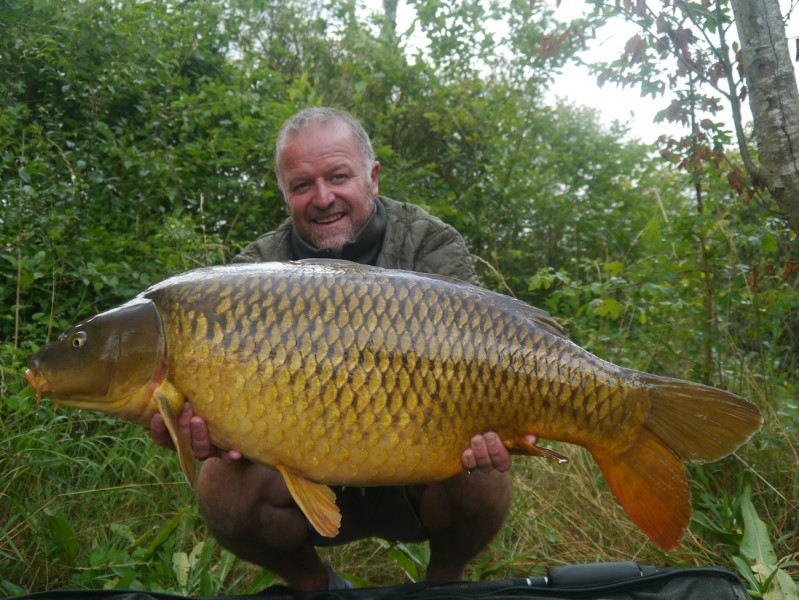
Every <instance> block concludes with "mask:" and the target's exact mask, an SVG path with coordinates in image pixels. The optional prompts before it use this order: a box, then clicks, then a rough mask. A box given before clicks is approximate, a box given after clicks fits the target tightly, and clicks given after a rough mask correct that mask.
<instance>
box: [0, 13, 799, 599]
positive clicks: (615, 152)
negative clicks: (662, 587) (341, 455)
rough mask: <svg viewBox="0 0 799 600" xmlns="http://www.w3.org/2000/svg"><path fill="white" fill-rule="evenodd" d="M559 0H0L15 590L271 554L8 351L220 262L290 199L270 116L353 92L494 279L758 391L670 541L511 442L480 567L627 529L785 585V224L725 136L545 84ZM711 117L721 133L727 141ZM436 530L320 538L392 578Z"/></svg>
mask: <svg viewBox="0 0 799 600" xmlns="http://www.w3.org/2000/svg"><path fill="white" fill-rule="evenodd" d="M545 4H546V3H535V2H534V3H531V2H526V1H516V0H512V1H508V2H492V3H485V2H471V1H468V2H456V1H451V2H431V1H427V0H414V1H413V2H411V3H410V5H411V6H412V7H413V8H414V9H415V10H416V12H417V19H416V20H415V21H414V24H413V25H412V28H411V30H410V31H407V32H398V33H396V34H392V33H391V32H390V31H389V30H388V29H386V28H384V27H383V25H384V24H383V23H382V21H381V19H380V17H379V16H368V15H364V14H363V11H361V10H359V8H358V6H357V3H353V2H349V1H346V0H313V1H310V2H301V1H290V2H283V1H276V0H256V1H252V0H247V1H245V0H205V1H203V2H200V3H180V2H171V1H168V0H167V1H164V2H155V3H152V2H151V3H135V2H134V3H119V2H111V1H109V0H84V1H78V0H68V1H60V2H55V1H52V0H36V1H35V2H34V1H24V2H18V3H15V4H13V5H12V4H9V5H8V6H6V7H5V8H4V13H3V15H2V17H0V19H2V20H3V36H0V59H1V60H0V65H2V66H0V75H2V76H0V102H2V110H0V300H2V303H3V305H4V306H6V307H8V310H6V311H4V312H3V313H0V339H1V340H2V342H0V473H2V474H3V475H2V478H0V590H2V592H3V593H8V594H18V593H22V592H25V591H33V590H42V589H52V588H55V587H77V588H88V587H116V588H121V587H132V588H141V589H145V588H146V589H154V590H165V591H174V592H178V593H192V594H202V595H211V594H219V593H247V592H251V591H256V590H258V589H260V588H262V587H265V586H266V585H269V584H270V583H271V582H273V581H274V576H273V575H272V574H270V573H267V572H262V571H259V570H257V569H254V568H252V567H250V566H248V565H246V564H245V563H243V562H241V561H238V560H235V559H234V558H233V557H232V555H230V554H229V553H227V552H226V551H224V550H222V549H221V548H219V546H218V545H217V544H216V543H215V541H214V540H213V539H212V538H211V537H209V536H208V535H207V533H206V532H205V530H204V525H203V523H202V520H201V518H200V517H199V515H198V513H197V509H196V504H195V502H194V499H193V497H192V495H191V493H190V492H189V490H188V489H187V488H186V486H185V484H184V483H183V482H182V481H181V477H180V471H179V468H178V467H177V466H176V461H175V457H174V456H173V454H172V453H170V452H168V451H166V450H163V449H158V448H155V447H154V446H153V445H152V443H151V442H150V440H149V437H148V435H147V433H146V432H144V431H142V430H139V429H136V428H135V427H133V426H130V425H126V424H121V423H118V422H116V421H113V420H110V419H105V418H102V417H97V416H94V415H85V414H83V413H81V412H76V411H71V410H66V411H63V412H62V411H60V410H59V411H58V412H55V413H54V412H52V409H51V407H52V404H51V403H49V402H47V401H45V402H44V403H42V405H41V406H37V403H36V401H35V399H34V398H33V397H32V393H31V392H30V391H29V390H28V389H27V386H26V383H25V381H24V379H23V378H22V376H21V373H22V372H23V371H24V361H25V359H26V357H27V356H28V355H30V354H31V353H32V352H33V351H35V350H36V349H38V348H39V347H41V346H42V345H44V344H45V343H46V342H47V341H49V340H52V339H53V338H54V337H55V336H57V335H58V334H59V333H60V332H61V331H62V330H63V329H64V328H65V327H66V326H67V325H69V324H71V323H72V322H74V321H75V320H77V319H79V318H82V317H86V316H88V315H91V314H93V313H95V312H97V311H99V310H103V309H106V308H108V307H110V306H113V305H114V304H116V303H118V302H120V301H122V300H126V299H128V298H130V297H131V296H133V295H134V294H136V293H138V292H139V291H141V290H142V289H144V288H145V287H146V286H148V285H149V284H151V283H153V282H155V281H157V280H160V279H162V278H164V277H166V276H168V275H170V274H172V273H175V272H177V271H180V270H184V269H188V268H192V267H195V266H198V265H204V264H213V263H224V262H226V261H228V260H229V259H230V257H231V256H233V255H234V254H235V253H236V252H237V251H238V250H239V249H240V248H241V247H242V246H243V245H244V244H246V243H247V242H249V241H250V240H252V239H253V238H254V237H255V236H257V235H259V234H260V233H262V232H264V231H266V230H268V229H269V228H271V227H272V226H274V225H275V224H276V223H277V222H279V221H280V220H281V219H283V218H284V217H285V210H284V208H283V203H282V200H281V199H280V194H279V191H278V189H277V186H276V184H275V181H274V177H273V175H272V168H273V167H272V165H273V162H274V157H273V156H272V152H273V150H272V146H273V143H274V137H275V135H276V132H277V129H278V127H279V125H280V123H282V121H283V120H284V119H285V118H287V117H288V116H290V115H291V114H293V113H294V112H295V111H296V110H297V109H298V108H301V107H304V106H307V105H312V104H329V105H336V106H341V107H343V108H346V109H348V110H350V111H352V112H353V113H354V114H355V115H357V116H358V117H359V118H360V119H361V120H362V121H363V122H364V124H365V126H366V127H367V129H368V130H369V131H370V133H371V134H372V137H373V142H374V145H375V149H376V152H377V155H378V158H379V160H380V162H381V166H382V169H381V184H380V191H381V193H384V194H385V195H388V196H391V197H395V198H397V199H402V200H407V201H411V202H415V203H418V204H420V205H422V206H424V207H426V208H428V209H430V210H431V211H432V212H433V213H434V214H436V215H438V216H439V217H441V218H442V219H444V220H445V221H447V222H448V223H451V224H452V225H454V226H455V227H457V228H458V229H459V230H460V231H461V233H462V234H463V235H464V237H465V238H466V239H467V242H468V244H469V245H470V247H471V249H472V250H473V252H474V254H475V256H476V257H477V262H478V269H479V273H480V276H481V279H482V281H483V283H484V284H485V285H486V286H489V287H493V288H496V289H499V290H500V291H503V292H507V293H513V294H515V295H517V296H519V297H520V298H522V299H524V300H527V301H529V302H532V303H534V304H537V305H540V306H542V307H545V308H547V309H548V310H550V311H551V312H552V314H553V315H555V316H556V317H557V318H558V319H559V320H561V321H562V322H563V323H564V324H565V325H566V327H567V329H568V330H569V331H570V334H571V335H572V337H573V338H574V339H575V341H577V342H578V343H580V344H581V345H584V346H586V347H587V348H589V349H590V350H592V351H593V352H595V353H596V354H598V355H600V356H602V357H603V358H606V359H609V360H613V361H614V362H618V363H619V364H623V365H625V366H629V367H634V368H640V369H646V370H650V371H654V372H658V373H663V374H667V375H672V376H682V377H687V378H692V379H699V380H704V381H708V382H712V383H716V384H718V385H722V386H724V387H727V388H729V389H731V390H733V391H737V392H739V393H741V394H743V395H745V396H747V397H749V398H751V399H752V400H753V401H755V402H756V403H757V404H758V406H760V407H761V408H762V409H763V410H764V412H765V413H766V415H767V419H766V428H765V430H764V432H763V433H762V434H761V435H760V436H758V437H757V438H756V440H755V441H754V442H753V443H752V444H750V445H748V446H747V447H746V448H745V449H744V450H742V453H741V454H740V455H739V458H738V459H736V460H737V461H740V462H736V460H730V461H724V462H722V463H719V464H718V465H714V466H713V468H712V469H711V468H710V467H705V468H701V469H695V470H692V471H691V474H692V481H693V483H694V486H695V489H696V493H695V509H696V512H695V520H694V523H693V525H692V531H694V532H697V533H696V536H698V537H696V536H695V537H694V538H693V539H689V540H688V541H686V542H685V543H684V544H683V546H681V548H680V550H679V551H678V552H676V553H675V554H674V555H670V556H668V557H664V556H663V555H662V553H660V552H659V551H657V550H655V549H653V548H652V547H651V545H647V544H646V542H645V541H644V540H643V539H640V538H639V537H637V536H640V534H639V533H637V532H636V531H635V530H634V528H633V527H632V525H630V523H629V521H628V520H627V519H626V517H625V516H624V515H623V514H621V512H620V511H619V510H617V508H616V507H615V504H612V503H610V502H609V501H608V500H607V489H606V488H605V487H604V483H603V482H602V481H601V479H600V478H598V476H597V475H596V472H595V470H593V469H592V466H591V465H592V463H591V461H590V459H588V458H586V457H584V456H583V455H582V454H580V453H579V452H577V453H576V455H575V456H574V459H575V460H573V461H572V463H571V464H570V466H569V467H568V469H565V468H564V469H560V470H559V469H558V468H556V467H553V466H551V465H547V466H545V467H541V468H522V469H518V471H519V475H518V476H517V483H516V488H517V490H518V491H517V495H516V498H515V500H514V516H513V517H512V521H511V522H510V523H509V525H508V526H507V527H506V528H505V530H503V533H502V534H501V535H500V536H499V537H498V539H497V541H496V542H495V543H494V544H493V545H492V547H491V548H490V549H489V550H488V551H487V552H486V553H485V554H484V555H483V556H481V557H480V559H479V561H477V562H476V563H475V565H474V567H473V569H472V571H471V573H470V576H471V577H473V578H483V577H502V576H506V575H513V576H515V575H522V574H529V573H531V572H537V570H540V569H541V568H542V567H541V565H549V564H557V563H559V562H560V563H562V562H575V561H592V560H596V559H602V560H622V559H627V558H629V557H630V556H637V557H638V558H639V560H649V561H650V562H651V561H658V562H661V561H666V562H672V563H679V564H709V563H719V562H721V563H724V564H729V565H732V566H735V565H737V566H738V567H739V568H740V567H742V566H743V565H744V563H741V562H740V561H741V560H743V561H744V562H745V563H746V569H748V570H746V569H742V570H741V572H742V573H743V574H745V575H746V576H750V575H751V577H750V579H749V581H750V585H751V586H752V589H753V591H755V592H757V593H762V594H763V597H768V596H767V594H768V593H769V592H768V588H767V587H766V586H767V585H768V584H769V582H768V581H767V579H768V577H769V576H770V574H771V573H775V575H774V576H773V577H772V578H771V582H772V583H771V585H774V583H773V582H775V581H778V580H780V581H781V582H780V583H779V585H780V586H782V587H783V588H784V589H788V587H787V586H788V584H787V583H785V582H784V581H782V580H784V579H785V576H788V577H791V576H795V574H796V572H797V568H796V565H795V560H794V559H792V558H791V552H792V550H791V549H792V548H795V547H796V544H797V537H796V533H795V532H796V531H799V524H798V523H797V522H796V518H797V517H796V514H799V511H798V510H797V508H798V507H797V502H798V501H799V500H798V499H799V483H798V482H797V475H796V469H795V467H793V468H792V466H791V462H790V460H789V459H786V458H785V457H791V456H793V457H795V456H796V453H797V448H798V447H799V445H798V444H797V441H796V440H797V435H799V432H798V431H797V423H799V407H798V406H797V404H796V397H797V395H798V394H799V363H798V362H797V361H799V350H798V348H799V338H797V331H799V323H798V322H797V319H798V318H799V312H798V309H797V303H796V292H795V290H796V288H797V285H799V255H798V254H797V252H798V251H797V244H796V239H795V236H793V235H792V234H791V233H790V232H789V231H787V230H786V228H785V227H784V225H783V224H781V222H779V221H778V220H776V219H774V218H773V216H772V215H771V214H770V213H769V211H768V209H767V207H764V206H763V205H762V204H761V203H760V202H759V201H758V200H757V198H748V197H746V196H745V195H744V196H741V195H739V193H738V191H736V189H735V188H734V187H733V188H731V187H730V179H729V176H728V173H729V172H731V171H733V170H734V169H733V168H732V165H733V164H737V162H738V160H737V158H736V157H735V155H734V153H733V152H731V151H730V150H729V149H726V148H724V150H725V153H724V159H723V160H721V161H720V162H719V163H718V164H714V162H713V160H707V161H704V162H701V164H700V165H699V167H701V168H699V167H697V166H696V164H695V163H694V162H691V160H687V161H683V163H684V164H682V167H683V169H682V170H679V171H675V170H674V169H672V168H671V165H672V164H679V162H680V161H682V160H683V158H684V157H683V155H682V154H680V152H682V151H683V150H685V149H686V147H679V148H672V150H673V151H674V152H673V153H672V154H669V153H668V152H667V153H666V154H663V155H662V156H665V157H666V158H669V159H670V160H672V162H671V163H670V162H668V161H663V160H662V159H661V158H658V157H654V156H653V149H652V148H649V147H646V146H643V145H641V144H638V143H630V142H625V141H624V137H625V133H626V132H625V131H624V129H623V128H621V127H619V126H614V127H611V128H608V129H605V128H603V127H601V126H599V125H598V124H597V121H598V119H597V115H596V114H595V113H593V112H592V111H589V110H586V109H581V108H576V107H573V106H569V105H566V104H563V103H557V104H555V105H552V104H549V103H546V102H545V101H544V100H543V98H544V97H545V92H546V91H547V87H548V86H549V85H550V83H551V81H552V75H553V72H554V71H555V70H557V69H558V68H559V67H560V66H561V65H563V64H564V62H565V61H567V60H568V59H569V57H570V56H571V53H573V52H574V51H575V50H576V49H577V46H578V45H579V35H577V34H578V33H579V31H578V30H577V29H574V28H569V29H567V30H566V32H567V33H568V35H566V34H563V35H557V36H553V35H552V34H551V32H552V31H559V30H560V28H561V27H562V26H561V24H558V23H555V22H552V21H551V15H550V14H549V13H548V9H547V8H546V6H545ZM711 16H712V15H711ZM711 16H706V19H705V21H704V24H705V26H706V27H708V28H709V29H711V30H712V29H713V28H714V27H716V26H717V24H715V23H714V22H713V20H712V18H711ZM487 23H493V24H495V25H496V28H495V29H491V30H489V28H487V27H486V24H487ZM298 24H302V26H301V27H299V26H298ZM491 31H498V32H500V33H491ZM415 36H421V37H422V38H423V40H424V43H423V44H422V45H421V46H419V47H416V46H414V43H415V42H414V41H413V40H415V39H416V37H415ZM641 77H654V72H644V71H642V72H641ZM651 81H653V82H654V81H655V79H651ZM714 140H715V141H714V142H713V143H714V144H716V143H717V144H718V145H719V147H718V148H717V147H713V148H712V151H713V152H711V153H710V154H707V155H706V156H708V157H710V158H712V157H714V156H715V157H720V156H721V155H720V154H714V152H716V151H717V150H719V149H720V148H721V147H722V146H724V145H725V144H726V141H725V140H724V139H723V137H719V136H718V135H717V136H716V137H715V138H714ZM704 142H706V140H704ZM705 145H707V143H705ZM699 146H701V144H700V145H699ZM697 148H698V146H694V147H693V150H691V151H697ZM678 150H679V152H678ZM675 156H678V157H679V160H677V161H675V160H674V159H675ZM694 167H696V168H694ZM697 184H699V185H700V188H701V191H702V195H701V196H700V198H701V201H702V202H701V205H699V204H698V200H697V195H696V186H697ZM742 465H743V467H742ZM739 472H740V473H742V474H741V475H738V473H739ZM747 486H751V489H752V490H753V493H752V498H751V502H750V503H749V504H747V503H746V499H747V498H748V496H747V495H746V494H747V492H746V490H747V489H748V487H747ZM614 511H615V512H614ZM753 515H754V516H753ZM758 515H759V517H758ZM755 517H757V518H760V519H762V522H763V523H766V524H767V525H766V527H767V530H768V531H767V533H768V540H769V544H771V547H772V548H773V551H774V556H776V557H777V558H776V560H772V558H773V557H772V556H771V555H768V556H765V555H763V556H754V555H753V554H752V552H751V550H750V544H749V543H747V544H744V545H742V543H743V538H744V536H749V535H752V533H751V532H752V531H755V532H757V539H761V540H762V539H764V538H763V536H762V535H761V533H762V531H761V530H762V527H761V526H760V525H758V524H757V521H756V520H755ZM747 531H748V532H750V533H745V532H747ZM747 539H748V538H747ZM427 551H428V550H427V547H426V545H395V546H386V545H384V544H380V543H379V542H374V541H363V542H359V543H358V544H352V545H349V546H347V547H346V548H343V549H338V548H337V549H330V550H326V551H325V552H324V556H325V558H326V560H329V561H330V562H331V563H334V566H335V567H336V570H337V571H339V572H341V573H344V574H346V575H347V577H348V578H349V579H351V580H353V581H356V582H358V583H359V584H361V585H369V584H371V585H376V584H380V583H393V582H396V581H398V580H400V579H402V578H408V579H411V580H419V579H420V578H421V577H423V575H424V570H423V565H424V564H425V562H426V560H427V555H426V552H427ZM385 558H388V559H389V560H387V561H386V560H385ZM757 560H759V561H760V562H757ZM751 565H755V566H756V565H765V566H763V567H760V566H758V567H757V568H758V569H760V570H759V571H753V570H752V568H751ZM766 568H769V569H771V571H770V573H768V574H766V573H765V569H766ZM774 569H777V570H776V571H775V570H774ZM744 571H745V573H744ZM778 572H779V573H780V575H777V574H776V573H778ZM783 574H784V575H783ZM760 575H765V579H764V578H763V577H761V578H758V577H759V576H760Z"/></svg>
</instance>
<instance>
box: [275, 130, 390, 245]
mask: <svg viewBox="0 0 799 600" xmlns="http://www.w3.org/2000/svg"><path fill="white" fill-rule="evenodd" d="M279 164H280V172H281V175H282V183H283V193H284V195H285V197H286V202H287V203H288V207H289V212H290V213H291V218H292V220H293V222H294V227H295V228H296V230H297V233H299V234H300V237H302V238H303V239H304V240H305V241H306V242H308V243H310V244H311V245H312V246H314V247H316V248H319V249H327V248H340V247H342V246H343V245H344V244H346V243H347V242H350V241H352V240H354V239H355V236H356V235H357V234H358V233H359V232H360V231H361V229H362V228H363V226H364V224H365V223H366V221H367V220H368V219H369V217H370V216H371V215H372V211H373V210H374V197H375V196H376V195H377V179H378V173H379V172H380V165H378V164H377V163H375V164H374V166H373V167H372V170H371V172H367V167H366V161H365V159H364V157H363V154H362V153H361V149H360V148H359V147H358V143H357V142H356V141H355V136H353V135H352V132H350V130H349V128H348V127H347V126H346V125H344V124H342V123H330V124H325V125H320V126H317V127H312V128H310V129H307V130H305V131H303V132H301V133H299V134H298V135H296V136H295V137H293V138H291V139H290V140H289V142H288V144H287V145H286V146H285V148H284V149H283V153H282V155H281V156H280V162H279Z"/></svg>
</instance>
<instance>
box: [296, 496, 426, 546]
mask: <svg viewBox="0 0 799 600" xmlns="http://www.w3.org/2000/svg"><path fill="white" fill-rule="evenodd" d="M332 489H333V491H334V492H335V493H336V504H337V505H338V507H339V509H341V530H340V531H339V534H338V535H337V536H336V537H334V538H327V537H324V536H321V535H319V533H318V532H317V531H316V530H315V529H314V528H313V526H312V525H311V524H310V523H309V524H308V529H309V532H310V540H311V543H312V544H313V545H314V546H337V545H339V544H345V543H347V542H352V541H354V540H359V539H363V538H367V537H379V538H382V539H384V540H387V541H390V542H421V541H424V540H426V539H428V537H429V535H428V533H427V531H425V528H424V527H423V526H422V522H421V521H420V520H419V515H418V514H417V512H416V509H415V508H414V506H413V504H412V503H411V499H410V497H409V496H408V488H406V487H405V486H392V487H370V488H362V487H333V488H332Z"/></svg>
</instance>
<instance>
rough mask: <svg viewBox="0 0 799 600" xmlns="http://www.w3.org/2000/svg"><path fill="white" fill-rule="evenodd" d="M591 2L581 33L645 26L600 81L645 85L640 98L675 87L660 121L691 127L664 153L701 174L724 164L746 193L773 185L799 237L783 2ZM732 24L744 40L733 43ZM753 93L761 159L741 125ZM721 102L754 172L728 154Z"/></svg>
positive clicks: (796, 116)
mask: <svg viewBox="0 0 799 600" xmlns="http://www.w3.org/2000/svg"><path fill="white" fill-rule="evenodd" d="M589 1H590V2H591V3H592V4H593V5H594V8H595V10H594V13H593V15H592V17H591V18H590V19H588V21H587V22H584V23H577V24H575V25H574V27H573V28H574V29H575V30H577V31H583V32H584V31H585V30H586V28H589V27H601V26H602V24H603V23H605V22H607V19H609V18H611V17H619V16H620V17H622V18H624V19H625V20H627V21H629V22H632V23H635V24H636V25H638V27H639V32H638V33H636V34H635V35H634V36H633V37H632V38H630V40H629V41H628V42H627V45H626V47H625V51H624V54H623V56H620V57H619V58H618V59H617V60H615V61H613V62H612V63H610V64H606V65H596V66H595V67H594V68H595V69H596V72H597V74H598V77H599V82H600V84H602V83H604V82H605V81H615V82H616V83H618V84H621V85H623V86H627V85H638V86H639V87H640V91H641V94H642V95H645V94H646V95H652V96H653V97H656V96H658V95H664V94H667V93H670V94H671V102H670V104H669V106H668V107H667V108H666V109H664V110H663V111H662V113H661V117H662V118H665V119H668V120H670V121H679V122H682V123H684V124H685V125H686V126H687V127H688V130H689V133H688V134H687V135H686V136H685V137H684V138H683V139H681V140H665V139H664V140H663V145H664V154H666V155H668V156H669V157H671V158H673V159H674V160H675V162H676V163H677V164H679V165H681V166H684V167H687V168H688V169H689V170H693V171H694V172H695V171H696V169H695V168H694V167H696V166H697V165H698V164H700V163H711V162H714V163H715V167H716V168H718V167H719V166H722V165H726V168H727V169H728V178H729V181H730V185H731V186H732V187H733V188H735V189H737V190H739V191H740V192H742V194H743V195H744V197H751V195H752V194H754V193H756V192H757V191H758V190H760V189H762V188H766V189H768V191H769V193H770V194H771V197H772V198H773V199H774V201H775V202H776V203H777V205H778V207H779V209H780V211H781V212H782V214H783V215H784V217H785V220H786V222H787V224H788V226H789V227H790V228H791V229H792V230H793V232H794V233H795V234H799V167H797V163H796V156H795V151H793V148H795V147H797V144H799V93H797V86H796V80H795V77H794V74H793V67H792V64H791V62H790V57H789V55H788V48H787V42H786V38H785V26H784V23H783V22H782V17H781V14H780V9H779V2H778V0H762V1H758V2H748V1H746V0H702V1H701V2H685V1H676V2H675V1H673V0H660V2H659V4H660V8H659V9H658V8H657V7H656V6H654V4H658V3H652V2H646V1H639V2H632V1H631V0H616V1H615V2H608V1H606V0H589ZM733 17H734V19H733ZM733 21H734V25H735V26H737V31H738V37H739V38H740V43H739V42H736V41H734V40H733V39H732V38H734V37H735V36H734V32H733V30H732V28H733V26H734V25H733ZM744 73H745V80H744ZM747 96H748V97H749V99H750V105H751V108H752V115H753V118H754V137H755V139H756V141H757V145H758V150H759V152H758V153H757V155H755V154H754V153H753V151H752V150H751V148H750V143H749V138H748V134H747V132H746V127H745V123H743V121H742V111H741V103H742V102H743V101H745V99H746V98H747ZM720 100H721V101H723V102H725V103H726V104H727V106H728V107H729V109H730V110H731V112H732V115H733V123H732V124H731V125H732V127H733V129H734V131H735V137H736V140H737V145H738V151H739V156H740V159H741V160H742V161H743V167H744V169H745V171H746V172H747V173H748V175H749V177H748V178H745V177H744V176H743V171H742V170H741V169H740V168H739V167H738V166H737V165H735V164H732V163H730V162H729V160H728V159H727V157H726V155H725V146H727V145H728V144H729V141H730V138H729V130H728V129H727V127H725V124H723V123H720V122H719V121H718V114H719V112H720V111H721V108H722V105H721V103H720ZM702 113H704V115H703V114H702ZM692 165H693V166H692Z"/></svg>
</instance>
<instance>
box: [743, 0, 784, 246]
mask: <svg viewBox="0 0 799 600" xmlns="http://www.w3.org/2000/svg"><path fill="white" fill-rule="evenodd" d="M731 6H732V11H733V14H734V17H735V24H736V26H737V28H738V38H739V39H740V41H741V48H742V49H743V62H744V75H745V77H746V85H747V87H748V88H749V105H750V107H751V108H752V117H753V120H754V135H755V140H756V141H757V149H758V155H759V162H760V166H759V167H758V169H757V172H756V173H753V175H755V177H756V178H758V179H759V180H760V181H761V182H762V183H763V184H764V185H765V186H766V187H767V188H768V190H769V192H770V193H771V195H772V197H773V198H774V200H775V201H776V202H777V204H778V205H779V207H780V209H781V211H782V213H783V214H784V215H785V217H786V218H787V220H788V225H789V227H790V228H791V229H792V230H793V231H794V233H796V234H797V235H799V92H798V91H797V87H796V78H795V77H794V71H793V64H792V63H791V57H790V54H789V51H788V41H787V40H786V38H785V26H784V24H783V22H782V15H781V13H780V7H779V2H778V0H731Z"/></svg>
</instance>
